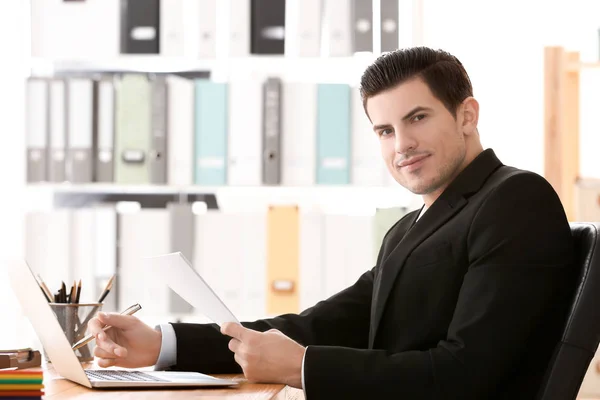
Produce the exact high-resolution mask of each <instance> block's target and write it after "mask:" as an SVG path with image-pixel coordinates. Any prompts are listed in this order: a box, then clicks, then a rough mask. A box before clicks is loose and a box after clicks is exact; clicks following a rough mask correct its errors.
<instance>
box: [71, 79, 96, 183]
mask: <svg viewBox="0 0 600 400" xmlns="http://www.w3.org/2000/svg"><path fill="white" fill-rule="evenodd" d="M67 87H68V94H67V99H68V100H67V101H68V111H67V115H68V127H67V132H68V152H67V178H68V179H69V181H71V182H73V183H86V182H91V181H92V165H93V163H92V160H93V155H92V141H93V136H94V135H93V123H94V100H93V99H94V97H93V96H94V90H93V83H92V81H91V80H90V79H84V78H71V79H69V80H68V81H67Z"/></svg>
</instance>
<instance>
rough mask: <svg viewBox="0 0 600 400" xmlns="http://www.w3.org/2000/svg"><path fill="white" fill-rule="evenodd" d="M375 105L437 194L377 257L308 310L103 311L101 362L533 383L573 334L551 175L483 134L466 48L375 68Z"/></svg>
mask: <svg viewBox="0 0 600 400" xmlns="http://www.w3.org/2000/svg"><path fill="white" fill-rule="evenodd" d="M361 94H362V97H363V102H364V108H365V111H366V113H367V115H368V116H369V118H370V120H371V122H372V124H373V130H374V132H375V134H376V135H377V136H378V138H379V141H380V143H381V153H382V156H383V158H384V160H385V162H386V164H387V166H388V168H389V171H390V173H391V174H392V175H393V177H394V178H395V179H396V181H397V182H398V183H400V184H401V185H402V186H404V187H406V188H407V189H409V190H410V191H412V192H414V193H416V194H419V195H421V196H422V198H423V201H424V207H423V208H422V209H421V210H417V211H415V212H412V213H410V214H408V215H406V216H405V217H404V218H402V219H401V220H400V221H398V222H397V223H396V224H395V225H394V226H393V227H392V228H391V229H390V230H389V232H388V233H387V235H386V236H385V238H384V240H383V243H382V246H381V250H380V252H379V256H378V260H377V264H376V265H375V267H374V268H373V269H371V270H369V271H368V272H366V273H365V274H363V275H362V277H361V278H360V279H359V280H358V281H357V282H356V283H355V284H354V285H353V286H351V287H349V288H347V289H346V290H344V291H342V292H340V293H338V294H336V295H334V296H332V297H331V298H329V299H327V300H325V301H322V302H320V303H318V304H317V305H315V306H314V307H312V308H310V309H308V310H306V311H304V312H302V313H301V314H299V315H295V314H289V315H282V316H279V317H277V318H273V319H267V320H261V321H256V322H253V323H244V324H243V325H244V326H243V327H242V326H239V325H235V324H225V325H224V326H223V327H222V328H221V332H219V330H218V327H216V326H215V325H194V324H172V325H166V326H163V327H162V329H160V330H154V329H152V328H151V327H148V326H146V325H144V324H142V323H141V322H140V321H139V320H138V319H136V318H135V317H133V316H118V315H108V316H107V315H102V316H100V317H99V319H96V320H94V321H92V322H91V323H90V326H91V329H92V331H93V332H95V333H99V332H100V328H101V326H103V324H110V325H113V326H115V327H116V328H120V329H112V330H109V331H108V332H106V333H100V334H99V335H98V337H97V344H98V347H97V348H96V353H95V354H96V356H98V357H99V358H100V360H99V364H100V365H101V366H109V365H120V366H124V367H139V366H148V365H155V364H157V363H158V365H157V367H158V368H161V367H162V368H165V367H168V368H170V369H174V370H196V371H200V372H204V373H233V372H239V371H243V372H244V374H245V375H246V377H247V378H248V379H249V380H250V381H257V382H282V383H286V384H288V385H292V386H295V387H303V388H304V390H305V394H306V396H307V398H308V399H309V400H312V399H321V398H330V397H331V396H332V395H335V397H336V398H343V399H366V398H390V397H394V398H400V399H438V398H444V399H461V400H466V399H505V398H506V399H509V398H510V399H515V398H526V399H532V398H534V397H535V393H536V392H537V389H538V387H539V385H540V381H541V379H542V377H543V375H544V372H545V369H546V366H547V364H548V361H549V359H550V357H551V355H552V353H553V350H554V347H555V345H556V343H557V341H558V339H559V336H560V333H561V329H562V323H563V320H564V314H565V310H566V307H565V304H566V303H567V302H568V296H569V295H570V293H571V288H572V287H573V284H572V282H573V280H572V278H573V276H574V272H575V271H574V268H573V265H572V264H573V260H574V250H573V243H572V239H571V234H570V229H569V224H568V222H567V219H566V216H565V213H564V211H563V208H562V206H561V203H560V201H559V198H558V196H557V195H556V193H555V192H554V190H553V189H552V187H551V186H550V185H549V184H548V182H546V181H545V180H544V179H543V178H542V177H540V176H538V175H536V174H534V173H531V172H527V171H522V170H518V169H516V168H512V167H509V166H504V165H503V164H502V163H501V162H500V161H499V160H498V158H496V155H495V154H494V152H493V151H492V150H491V149H488V150H485V151H484V150H483V148H482V145H481V143H480V140H479V133H478V130H477V121H478V116H479V104H478V103H477V101H476V100H475V99H474V98H473V93H472V88H471V82H470V80H469V77H468V75H467V73H466V71H465V70H464V68H463V66H462V64H461V63H460V62H459V61H458V60H457V59H456V58H455V57H453V56H452V55H450V54H448V53H446V52H443V51H434V50H431V49H429V48H423V47H421V48H410V49H406V50H398V51H395V52H392V53H389V54H386V55H383V56H381V57H380V58H379V59H378V60H377V61H375V63H374V64H373V65H371V66H369V67H368V68H367V70H366V71H365V73H364V75H363V77H362V82H361Z"/></svg>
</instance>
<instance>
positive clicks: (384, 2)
mask: <svg viewBox="0 0 600 400" xmlns="http://www.w3.org/2000/svg"><path fill="white" fill-rule="evenodd" d="M398 1H399V0H380V2H381V5H380V18H381V25H380V31H381V34H380V37H381V52H388V51H394V50H396V49H397V48H398V40H399V34H398V24H399V4H398Z"/></svg>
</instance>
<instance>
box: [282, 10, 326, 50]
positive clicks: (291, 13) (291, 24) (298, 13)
mask: <svg viewBox="0 0 600 400" xmlns="http://www.w3.org/2000/svg"><path fill="white" fill-rule="evenodd" d="M321 7H322V1H321V0H286V22H285V29H286V32H285V54H286V55H291V56H298V57H319V56H320V55H321Z"/></svg>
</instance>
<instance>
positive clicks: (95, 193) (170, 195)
mask: <svg viewBox="0 0 600 400" xmlns="http://www.w3.org/2000/svg"><path fill="white" fill-rule="evenodd" d="M27 188H28V190H29V191H30V193H31V194H32V196H38V195H39V196H42V195H46V196H52V197H53V198H54V203H55V204H56V205H59V206H62V205H66V206H75V207H81V206H85V205H86V204H90V203H93V202H98V201H100V202H115V201H137V199H140V201H144V202H146V203H148V204H151V205H150V206H155V207H159V206H160V204H162V203H164V202H165V201H186V202H190V201H191V202H194V201H205V202H207V204H208V205H209V208H216V207H218V208H221V206H225V208H230V207H234V208H235V207H236V205H238V204H244V206H248V207H251V206H252V204H260V205H264V204H281V203H286V204H289V203H295V204H300V205H315V204H318V205H326V206H327V205H328V206H329V207H331V208H337V207H339V208H340V209H343V208H357V207H359V208H360V207H362V208H372V207H388V206H389V207H392V206H412V205H415V206H418V204H419V203H420V197H419V196H416V195H414V194H413V193H411V192H409V191H408V190H406V189H404V188H403V187H401V186H399V185H394V186H356V185H337V186H333V185H322V186H321V185H313V186H199V185H189V186H169V185H120V184H100V183H90V184H67V183H61V184H52V183H36V184H29V185H28V186H27ZM217 203H218V205H217Z"/></svg>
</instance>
